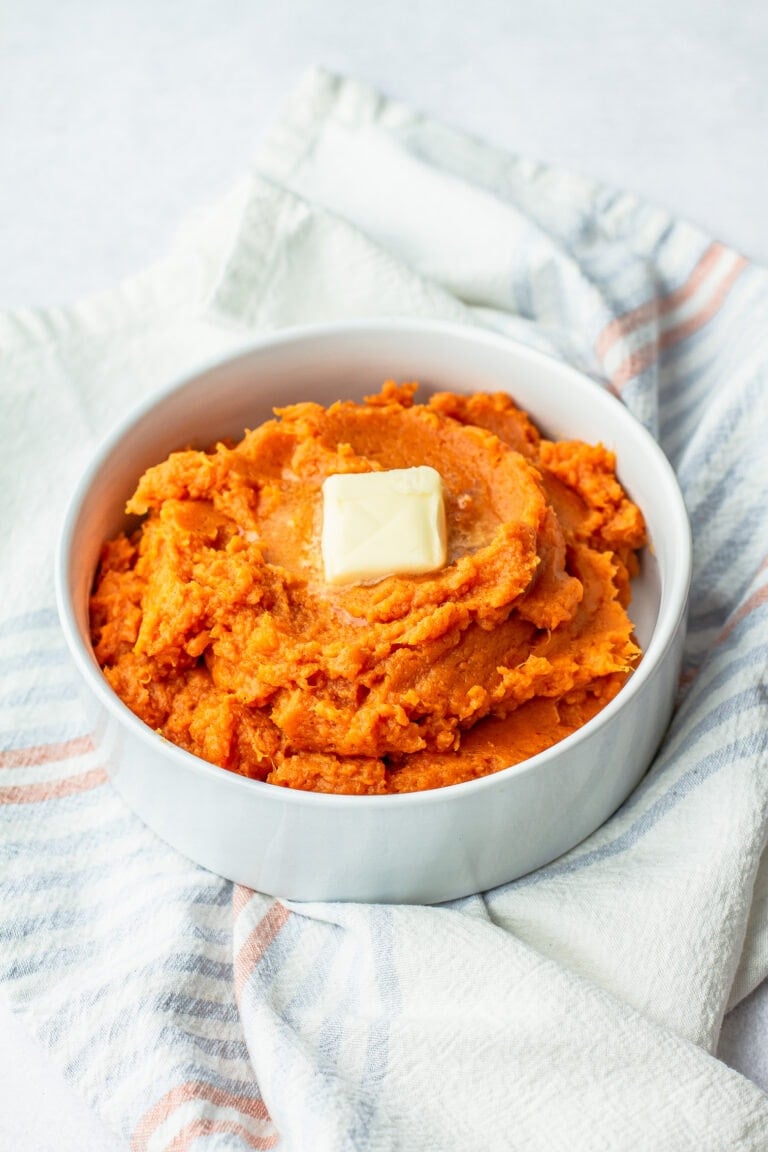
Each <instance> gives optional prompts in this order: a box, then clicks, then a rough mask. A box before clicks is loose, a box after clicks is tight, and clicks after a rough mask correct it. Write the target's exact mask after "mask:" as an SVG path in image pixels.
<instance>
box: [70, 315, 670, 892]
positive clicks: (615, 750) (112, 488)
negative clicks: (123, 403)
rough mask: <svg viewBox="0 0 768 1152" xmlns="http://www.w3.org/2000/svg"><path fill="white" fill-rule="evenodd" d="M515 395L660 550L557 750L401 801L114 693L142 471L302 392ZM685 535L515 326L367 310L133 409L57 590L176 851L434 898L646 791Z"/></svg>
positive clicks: (494, 878)
mask: <svg viewBox="0 0 768 1152" xmlns="http://www.w3.org/2000/svg"><path fill="white" fill-rule="evenodd" d="M387 378H395V379H399V380H405V379H411V380H412V379H416V380H419V381H420V382H421V385H422V394H425V393H427V392H428V391H429V390H430V389H450V390H454V391H464V392H468V391H479V390H488V391H498V390H503V391H507V392H509V393H511V395H512V396H513V397H514V398H515V399H516V400H517V401H518V402H519V403H520V404H521V406H522V407H524V408H525V409H527V410H528V412H529V413H530V414H531V415H532V416H533V418H534V420H535V421H536V423H537V424H538V425H539V426H540V427H541V428H542V429H543V430H544V431H545V433H546V434H548V435H549V436H551V437H555V438H569V439H582V440H587V441H591V442H596V441H602V442H603V443H604V444H605V445H606V446H607V447H609V448H612V449H613V450H614V451H615V452H616V454H617V457H618V473H619V477H620V479H621V480H622V483H623V484H624V486H625V487H626V489H627V490H628V492H629V494H630V495H631V496H632V498H633V499H634V500H635V501H636V502H637V503H638V504H639V505H640V507H641V508H642V510H643V513H644V514H645V518H646V521H647V525H648V529H649V535H650V540H651V544H650V547H649V548H647V549H646V551H645V554H644V556H643V558H642V564H641V572H640V575H639V577H638V578H637V579H636V580H635V582H634V590H633V603H632V608H631V613H632V616H633V619H634V621H635V624H636V630H637V633H638V636H639V639H640V642H641V644H642V647H643V649H644V656H643V659H642V661H641V663H640V665H639V667H638V668H637V670H636V671H635V672H634V674H633V675H632V677H631V678H630V680H629V681H628V683H627V684H626V685H625V687H624V688H623V689H622V691H621V692H620V693H619V695H618V696H617V697H616V698H615V699H614V700H613V701H612V702H611V703H610V704H609V705H608V706H607V707H606V708H605V709H604V710H603V711H602V712H601V713H600V714H599V715H598V716H596V717H595V718H594V719H593V720H591V721H590V722H589V723H588V724H586V725H585V726H584V727H583V728H582V729H580V730H579V731H578V732H576V733H574V734H573V735H572V736H569V737H568V738H567V739H566V740H564V741H562V742H561V743H560V744H557V745H555V746H554V747H553V748H550V749H548V750H547V751H545V752H542V753H540V754H539V755H537V756H534V757H532V758H531V759H530V760H527V761H525V762H524V763H522V764H519V765H516V766H514V767H511V768H507V769H504V770H503V771H501V772H498V773H496V774H494V775H491V776H486V777H483V778H481V779H478V780H472V781H470V782H467V783H463V784H456V785H452V786H450V787H447V788H440V789H433V790H430V791H426V792H417V793H408V794H400V795H392V796H335V795H322V794H317V793H312V792H299V791H293V790H290V789H286V788H279V787H275V786H273V785H270V784H264V783H261V782H258V781H253V780H248V779H245V778H243V777H241V776H238V775H235V774H233V773H231V772H228V771H225V770H224V769H221V768H217V767H215V766H213V765H211V764H208V763H206V762H204V761H203V760H199V759H197V758H196V757H195V756H192V755H190V754H189V753H187V752H184V751H181V750H180V749H179V748H177V747H175V746H174V745H172V744H170V743H168V742H167V741H166V740H164V739H163V738H162V737H160V736H158V735H157V734H156V733H155V732H153V731H152V730H151V729H150V728H148V727H147V726H145V725H144V724H143V723H142V722H141V721H140V720H138V719H137V718H136V717H135V716H134V715H133V714H132V713H131V712H130V711H129V709H128V708H127V707H126V706H125V705H124V704H123V703H122V702H121V701H120V700H119V699H118V698H117V696H116V695H115V694H114V693H113V691H112V689H111V688H110V687H109V685H108V683H107V681H106V680H105V678H104V677H103V675H102V673H101V671H100V670H99V668H98V665H97V664H96V661H95V659H94V656H93V652H92V649H91V644H90V640H89V628H88V596H89V592H90V589H91V585H92V581H93V576H94V571H95V568H96V563H97V559H98V553H99V549H100V546H101V543H102V541H103V540H104V539H105V538H107V537H109V536H112V535H114V534H115V533H116V532H117V531H119V530H120V529H121V528H122V527H123V525H124V522H125V517H124V514H123V507H124V504H125V501H126V499H127V497H128V496H129V495H130V494H131V493H132V491H133V489H134V486H135V483H136V481H137V479H138V477H139V476H140V475H141V473H142V472H143V471H144V470H145V468H147V467H148V466H149V465H150V464H153V463H157V462H158V461H160V460H162V459H163V458H164V457H165V456H166V455H167V454H168V453H169V452H170V451H171V450H172V449H175V448H178V447H180V446H183V445H187V444H197V445H199V446H201V447H202V446H207V445H208V444H210V443H211V442H212V441H213V440H215V439H216V438H219V437H225V436H233V437H236V438H240V437H241V435H242V433H243V430H244V429H245V428H246V427H251V428H252V427H254V426H255V425H256V424H258V423H260V422H261V421H262V420H264V419H267V418H269V417H270V416H271V414H272V412H271V410H272V407H273V406H275V405H282V404H285V403H288V402H291V401H298V400H316V401H318V402H320V403H323V404H326V403H330V402H331V401H333V400H336V399H340V398H359V397H361V396H362V395H364V394H366V393H370V392H375V391H378V389H379V387H380V385H381V383H382V382H383V380H385V379H387ZM690 564H691V546H690V530H689V525H688V519H687V516H686V512H685V507H684V504H683V500H682V497H681V495H680V492H679V489H678V486H677V482H676V480H675V476H674V473H673V471H672V469H671V468H670V466H669V464H668V462H667V460H666V458H665V457H664V455H663V453H662V452H661V450H660V449H659V447H658V446H657V445H656V443H655V442H654V441H653V439H652V438H651V437H650V436H649V435H648V434H647V433H646V432H645V430H644V429H643V428H642V427H641V426H640V425H639V424H638V423H637V422H636V421H635V420H634V419H633V417H632V416H631V415H630V414H629V413H628V411H627V410H626V409H625V408H624V406H623V405H622V404H621V403H620V402H619V401H618V400H616V399H615V398H614V397H613V396H611V395H609V394H608V393H606V392H604V391H603V390H602V389H600V388H599V387H598V386H597V385H596V384H594V383H593V382H591V381H589V380H588V379H586V378H585V377H583V376H582V375H580V374H579V373H578V372H575V371H573V370H572V369H570V368H568V367H565V366H563V365H562V364H560V363H559V362H557V361H555V360H553V359H551V358H549V357H547V356H544V355H542V354H540V353H538V352H535V351H532V350H530V349H528V348H525V347H523V346H520V345H518V344H515V343H513V342H511V341H509V340H507V339H505V338H502V337H499V336H495V335H492V334H487V333H485V332H481V331H478V330H475V329H468V328H463V327H460V326H455V325H439V324H423V323H408V322H405V321H382V322H370V323H368V322H366V323H360V324H352V325H346V326H334V327H323V328H310V329H303V330H297V331H292V332H289V333H287V334H282V335H278V336H276V337H271V338H269V339H266V340H262V341H259V342H258V343H257V344H255V345H254V346H253V348H252V350H251V351H249V352H247V353H245V354H244V355H241V356H239V357H238V358H237V359H234V360H230V361H228V362H226V363H223V364H217V365H215V366H214V367H211V368H209V369H207V370H206V371H203V372H201V373H199V374H198V375H196V376H194V377H193V378H191V379H188V380H186V381H184V382H182V383H180V384H176V385H174V386H173V387H171V388H169V389H168V390H166V391H165V392H164V393H163V394H162V395H161V396H160V397H159V398H157V399H156V400H154V401H153V402H152V403H151V404H150V405H148V406H145V407H144V408H142V409H141V410H140V411H139V412H138V414H134V415H132V416H131V417H130V418H129V419H128V420H127V421H126V422H125V423H124V424H123V425H122V427H121V428H119V430H118V431H117V433H116V435H114V436H113V437H112V438H111V440H110V441H109V443H108V444H107V445H106V446H105V447H104V448H103V449H102V451H101V452H100V453H99V455H98V457H97V459H96V460H95V462H94V463H93V465H92V466H91V468H90V469H89V470H88V472H87V473H86V475H85V476H84V477H83V479H82V481H81V483H80V485H79V487H78V489H77V492H76V493H75V496H74V499H73V501H72V503H71V506H70V509H69V512H68V515H67V518H66V522H65V525H64V529H63V533H62V537H61V542H60V546H59V553H58V559H57V596H58V604H59V612H60V615H61V621H62V625H63V628H64V631H65V634H66V638H67V642H68V644H69V647H70V649H71V652H72V654H73V656H74V659H75V661H76V662H77V665H78V667H79V670H80V672H81V674H82V677H83V679H84V682H85V687H86V692H85V694H84V695H85V697H86V701H87V706H88V707H89V709H90V713H91V722H92V726H93V731H94V733H95V740H96V742H97V744H98V745H99V746H100V748H101V749H102V752H103V755H104V757H105V762H106V765H107V768H108V770H109V772H110V774H111V777H112V780H113V782H114V786H115V787H116V788H117V789H118V791H119V792H120V793H121V794H122V796H123V797H124V798H125V800H126V801H127V803H128V804H129V805H130V806H131V808H133V809H134V811H135V812H137V813H138V814H139V816H141V817H142V819H143V820H145V821H146V823H147V824H148V825H149V826H150V827H151V828H153V829H154V830H155V832H157V833H158V834H159V835H160V836H162V837H163V838H164V839H165V840H167V841H168V842H169V843H170V844H172V845H174V846H175V847H176V848H178V849H179V850H180V851H181V852H183V853H184V854H185V855H187V856H189V857H191V858H192V859H193V860H196V861H198V862H199V863H200V864H203V865H205V867H207V868H209V869H211V870H212V871H214V872H217V873H220V874H221V875H222V876H225V877H227V878H229V879H232V880H236V881H239V882H240V883H242V884H246V885H248V886H249V887H252V888H255V889H259V890H261V891H263V892H267V893H272V894H274V895H278V896H282V897H286V898H292V899H297V900H309V899H311V900H328V899H329V900H358V901H388V902H415V903H432V902H437V901H443V900H449V899H453V898H455V897H459V896H462V895H466V894H468V893H470V892H477V891H482V890H484V889H487V888H490V887H493V886H495V885H497V884H501V883H503V882H504V881H508V880H511V879H514V878H515V877H517V876H520V875H522V874H523V873H526V872H529V871H531V870H533V869H535V868H538V867H540V866H541V865H542V864H545V863H547V862H548V861H550V860H552V859H554V858H555V857H556V856H559V855H560V854H561V853H563V852H565V851H566V850H567V849H569V848H571V847H572V846H573V845H575V844H577V843H578V842H579V841H580V840H582V839H584V837H585V836H588V835H589V833H590V832H592V831H593V830H594V829H595V828H597V827H598V826H599V825H600V824H602V823H603V822H604V821H605V820H606V819H607V817H608V816H610V815H611V813H612V812H614V811H615V809H616V808H617V807H618V806H619V805H620V804H621V803H622V801H623V800H624V799H625V798H626V797H627V795H628V794H629V793H630V792H631V790H632V789H633V788H634V787H635V786H636V784H637V783H638V781H639V780H640V778H641V777H642V775H643V773H644V772H645V770H646V768H647V767H648V765H649V763H650V761H651V759H652V757H653V754H654V752H655V750H656V748H657V747H658V744H659V742H660V740H661V737H662V735H663V733H664V731H665V729H666V727H667V724H668V722H669V719H670V716H671V712H672V707H673V701H674V696H675V689H676V685H677V680H678V674H679V669H680V661H681V654H682V646H683V640H684V632H685V622H686V608H687V597H688V586H689V578H690Z"/></svg>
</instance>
